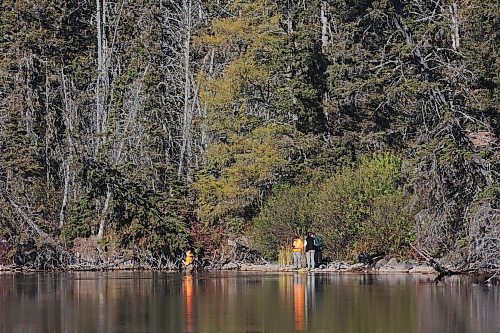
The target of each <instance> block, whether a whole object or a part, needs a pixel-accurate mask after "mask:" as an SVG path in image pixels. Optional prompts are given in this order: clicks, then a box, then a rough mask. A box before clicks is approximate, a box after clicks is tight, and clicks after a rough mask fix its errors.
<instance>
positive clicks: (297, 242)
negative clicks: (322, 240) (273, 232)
mask: <svg viewBox="0 0 500 333" xmlns="http://www.w3.org/2000/svg"><path fill="white" fill-rule="evenodd" d="M303 248H304V243H302V240H301V239H300V238H297V239H294V240H293V250H292V251H293V252H302V249H303Z"/></svg>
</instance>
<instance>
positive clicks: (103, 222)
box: [97, 186, 111, 239]
mask: <svg viewBox="0 0 500 333" xmlns="http://www.w3.org/2000/svg"><path fill="white" fill-rule="evenodd" d="M110 200H111V190H110V189H109V186H108V190H107V192H106V199H105V200H104V207H103V208H102V213H101V221H100V222H99V231H98V233H97V238H98V239H101V238H102V236H104V230H105V229H106V224H107V223H106V221H107V218H106V214H107V212H108V207H109V201H110Z"/></svg>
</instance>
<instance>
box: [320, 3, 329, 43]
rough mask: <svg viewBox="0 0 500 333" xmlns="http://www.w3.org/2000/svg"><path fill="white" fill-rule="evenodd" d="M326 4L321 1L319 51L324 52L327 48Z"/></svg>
mask: <svg viewBox="0 0 500 333" xmlns="http://www.w3.org/2000/svg"><path fill="white" fill-rule="evenodd" d="M328 28H329V27H328V3H327V2H326V1H321V49H322V50H323V52H326V48H327V46H328V30H329V29H328Z"/></svg>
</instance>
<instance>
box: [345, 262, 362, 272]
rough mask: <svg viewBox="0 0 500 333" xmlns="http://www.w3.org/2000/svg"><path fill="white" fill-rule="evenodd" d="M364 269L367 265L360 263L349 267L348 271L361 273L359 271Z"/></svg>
mask: <svg viewBox="0 0 500 333" xmlns="http://www.w3.org/2000/svg"><path fill="white" fill-rule="evenodd" d="M364 268H365V264H363V263H360V262H359V263H357V264H354V265H351V266H349V267H348V269H349V270H350V271H359V270H362V269H364Z"/></svg>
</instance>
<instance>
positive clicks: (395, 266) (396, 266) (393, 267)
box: [378, 258, 413, 273]
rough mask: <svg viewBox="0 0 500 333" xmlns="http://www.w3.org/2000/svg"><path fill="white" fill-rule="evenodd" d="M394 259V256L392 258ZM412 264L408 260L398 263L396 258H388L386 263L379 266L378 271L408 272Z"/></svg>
mask: <svg viewBox="0 0 500 333" xmlns="http://www.w3.org/2000/svg"><path fill="white" fill-rule="evenodd" d="M393 259H394V258H393ZM412 267H413V266H412V265H411V264H410V263H408V262H401V263H398V262H397V260H395V259H394V260H392V259H391V260H389V262H388V263H387V265H385V266H382V267H380V268H379V270H378V271H379V272H380V273H408V271H409V270H410V269H411V268H412Z"/></svg>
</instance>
